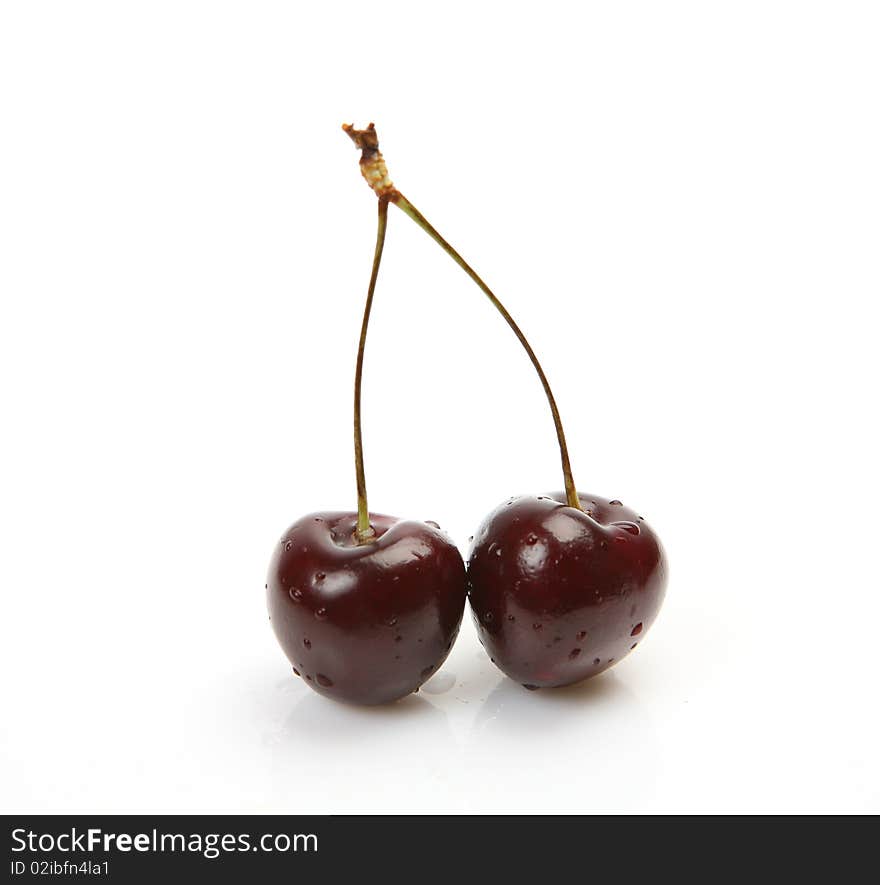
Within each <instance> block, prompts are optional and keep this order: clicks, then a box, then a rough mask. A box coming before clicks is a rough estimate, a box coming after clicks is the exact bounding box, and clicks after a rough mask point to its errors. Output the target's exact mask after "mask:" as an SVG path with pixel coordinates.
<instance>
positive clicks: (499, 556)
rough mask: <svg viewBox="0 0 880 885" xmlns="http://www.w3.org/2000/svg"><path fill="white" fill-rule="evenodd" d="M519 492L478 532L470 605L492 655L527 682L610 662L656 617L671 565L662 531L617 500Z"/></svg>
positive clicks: (571, 676) (582, 674)
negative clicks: (575, 502)
mask: <svg viewBox="0 0 880 885" xmlns="http://www.w3.org/2000/svg"><path fill="white" fill-rule="evenodd" d="M579 494H580V500H581V506H582V507H583V511H580V510H577V509H575V508H573V507H568V506H566V504H565V500H566V498H565V495H564V494H562V493H554V494H552V495H548V496H544V497H537V498H536V497H534V496H529V497H520V498H514V499H512V500H511V501H509V502H508V503H506V504H502V505H501V506H500V507H498V508H497V509H496V510H495V511H494V512H493V513H491V514H490V515H489V516H488V518H487V519H486V520H485V522H484V523H483V524H482V526H481V527H480V529H479V531H478V532H477V534H476V535H475V536H474V544H473V548H472V551H471V554H470V559H469V562H468V582H469V585H470V603H471V609H472V611H473V616H474V621H475V622H476V625H477V630H478V632H479V635H480V639H481V641H482V643H483V645H484V646H485V648H486V651H487V652H488V653H489V654H490V655H491V657H492V658H493V659H494V661H495V663H496V664H497V665H498V667H500V669H501V670H503V671H504V673H506V674H507V675H508V676H509V677H510V678H511V679H515V680H516V681H517V682H520V683H522V684H523V685H524V686H525V687H526V688H544V687H550V686H559V685H569V684H571V683H573V682H578V681H580V680H581V679H586V678H587V677H589V676H595V675H596V674H597V673H601V672H602V671H603V670H607V669H608V667H610V666H611V665H612V664H614V663H616V662H617V661H619V660H620V659H621V658H623V657H624V656H625V655H627V654H629V652H630V651H631V650H632V649H633V648H635V646H636V645H637V644H638V643H639V642H640V641H641V640H642V639H643V638H644V636H645V633H647V631H648V628H649V627H650V626H651V624H652V623H653V622H654V618H655V617H656V616H657V612H658V611H659V609H660V605H661V603H662V602H663V595H664V592H665V588H666V577H667V566H666V557H665V555H664V553H663V548H662V547H661V545H660V541H659V540H658V538H657V536H656V535H655V534H654V532H653V531H652V530H651V528H650V527H649V526H648V525H647V523H646V522H645V521H644V520H643V519H642V517H641V516H639V515H638V514H637V513H636V512H635V511H634V510H631V509H630V508H629V507H625V506H624V505H623V504H621V502H620V501H616V500H614V501H609V500H607V499H605V498H600V497H599V496H598V495H589V494H584V493H579Z"/></svg>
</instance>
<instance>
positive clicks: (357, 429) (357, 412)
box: [354, 197, 388, 544]
mask: <svg viewBox="0 0 880 885" xmlns="http://www.w3.org/2000/svg"><path fill="white" fill-rule="evenodd" d="M387 224H388V199H387V198H386V197H380V198H379V220H378V224H377V227H376V251H375V254H374V255H373V270H372V273H371V274H370V285H369V288H368V289H367V301H366V304H364V319H363V322H362V323H361V337H360V340H359V341H358V352H357V365H356V366H355V370H354V470H355V474H356V475H357V498H358V513H357V528H356V529H355V540H356V541H357V542H358V544H367V543H369V542H370V541H372V540H373V539H374V538H375V537H376V532H375V530H374V529H373V527H372V526H371V525H370V511H369V508H368V507H367V481H366V478H365V477H364V445H363V438H362V435H361V379H362V377H363V373H364V348H365V346H366V343H367V328H368V327H369V325H370V311H371V310H372V309H373V293H374V292H375V291H376V280H377V279H378V277H379V265H380V263H381V262H382V250H383V248H384V247H385V228H386V227H387Z"/></svg>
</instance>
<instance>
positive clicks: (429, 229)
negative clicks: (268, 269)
mask: <svg viewBox="0 0 880 885" xmlns="http://www.w3.org/2000/svg"><path fill="white" fill-rule="evenodd" d="M391 199H392V201H393V202H394V204H395V205H396V206H397V207H398V208H399V209H400V210H401V211H403V212H404V213H405V214H406V215H408V216H409V217H410V218H411V219H412V220H413V221H414V222H415V223H416V224H417V225H418V226H419V227H420V228H421V229H422V230H423V231H425V233H427V234H428V235H429V236H430V237H431V238H432V239H433V240H434V241H435V242H436V243H438V244H439V245H440V247H441V248H442V249H443V251H444V252H446V254H447V255H449V257H450V258H452V260H453V261H454V262H455V263H456V264H457V265H458V266H459V267H460V268H461V269H462V270H463V271H464V272H465V273H466V274H467V275H468V276H469V277H470V278H471V279H472V280H473V281H474V282H475V283H476V284H477V285H478V286H479V287H480V289H482V290H483V293H484V294H485V295H486V297H487V298H488V299H489V300H490V301H491V302H492V304H493V305H494V307H495V309H496V310H497V311H498V313H500V314H501V316H503V317H504V319H505V321H506V322H507V325H508V326H510V328H511V329H512V330H513V334H514V335H516V337H517V339H519V343H520V344H522V346H523V349H524V350H525V352H526V353H527V354H528V355H529V359H530V360H531V361H532V365H533V366H534V367H535V371H536V372H537V373H538V377H539V378H540V379H541V385H542V386H543V388H544V393H545V394H546V396H547V402H548V403H549V404H550V411H551V412H552V414H553V423H554V424H555V425H556V438H557V440H558V441H559V456H560V458H561V460H562V475H563V477H564V479H565V497H566V501H567V503H568V506H569V507H575V508H577V509H578V510H580V509H582V508H581V502H580V499H579V498H578V493H577V487H576V486H575V484H574V477H573V476H572V474H571V461H570V460H569V457H568V445H567V444H566V442H565V431H564V430H563V429H562V419H561V418H560V417H559V409H558V408H557V407H556V399H555V398H554V396H553V391H552V390H551V389H550V382H549V381H548V380H547V376H546V375H545V374H544V370H543V369H542V368H541V363H540V362H538V357H537V356H536V355H535V351H534V350H532V347H531V345H530V344H529V342H528V340H527V339H526V336H525V335H524V334H523V332H522V330H521V329H520V327H519V326H518V325H517V324H516V321H515V320H514V318H513V317H512V316H511V315H510V314H509V313H508V311H507V308H506V307H505V306H504V305H503V304H502V303H501V302H500V301H499V300H498V297H497V296H496V295H495V293H494V292H493V291H492V290H491V289H490V288H489V287H488V286H487V285H486V284H485V283H484V282H483V281H482V279H480V277H479V275H478V274H477V272H476V271H475V270H474V269H473V268H472V267H471V266H470V265H469V264H468V263H467V262H466V261H465V260H464V258H462V257H461V255H459V254H458V252H456V251H455V249H453V247H452V246H451V245H450V244H449V243H448V242H447V241H446V240H445V239H443V237H442V236H440V234H439V233H438V232H437V230H436V229H435V228H434V227H433V226H432V225H431V223H430V222H429V221H428V219H427V218H425V216H424V215H422V213H421V212H419V210H418V209H416V207H415V206H413V204H412V203H410V201H409V200H408V199H407V198H406V197H405V196H404V195H403V194H402V193H400V192H399V191H397V193H396V196H393V197H391Z"/></svg>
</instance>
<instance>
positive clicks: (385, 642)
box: [266, 150, 467, 704]
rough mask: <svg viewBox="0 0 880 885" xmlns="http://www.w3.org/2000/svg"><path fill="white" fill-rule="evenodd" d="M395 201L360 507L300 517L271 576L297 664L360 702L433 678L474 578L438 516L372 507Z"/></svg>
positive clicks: (357, 451)
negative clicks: (408, 515) (375, 410)
mask: <svg viewBox="0 0 880 885" xmlns="http://www.w3.org/2000/svg"><path fill="white" fill-rule="evenodd" d="M365 154H367V151H366V150H365ZM363 162H364V161H363V160H362V169H363V168H364V167H363ZM379 184H380V185H381V182H379ZM389 184H390V182H389ZM377 193H378V191H377ZM388 202H389V200H388V197H387V196H386V195H383V194H381V193H379V217H378V228H377V233H376V250H375V254H374V257H373V269H372V273H371V275H370V284H369V288H368V290H367V299H366V304H365V306H364V318H363V323H362V324H361V334H360V340H359V343H358V353H357V362H356V366H355V383H354V456H355V475H356V479H357V497H358V509H357V512H356V513H355V512H351V513H348V512H325V513H312V514H309V515H308V516H304V517H302V519H299V520H297V522H295V523H294V524H293V525H292V526H291V527H290V528H289V529H288V530H287V532H286V533H285V535H284V537H283V538H282V539H281V541H280V543H279V545H278V547H277V548H276V550H275V553H274V555H273V556H272V561H271V563H270V566H269V574H268V578H267V581H266V593H267V604H268V608H269V618H270V620H271V622H272V626H273V628H274V631H275V636H276V637H277V638H278V641H279V643H280V644H281V647H282V649H283V650H284V653H285V654H286V655H287V658H288V660H289V661H290V663H291V664H292V666H293V670H294V673H296V674H297V675H298V676H302V677H303V678H304V679H305V680H306V683H307V684H308V685H309V686H310V687H311V688H313V689H314V690H315V691H317V692H319V693H320V694H323V695H327V696H328V697H332V698H336V699H338V700H343V701H349V702H353V703H359V704H382V703H386V702H389V701H394V700H397V699H398V698H401V697H403V696H405V695H407V694H410V693H411V692H413V691H417V690H418V688H419V686H420V685H421V684H422V683H423V682H425V680H427V679H429V678H430V676H431V675H432V674H433V673H434V672H435V671H436V670H437V669H438V668H439V667H440V665H441V664H442V663H443V661H444V660H445V659H446V656H447V655H448V654H449V651H450V649H451V648H452V644H453V643H454V642H455V637H456V635H457V634H458V629H459V627H460V625H461V618H462V614H463V613H464V604H465V597H466V586H467V585H466V577H465V569H464V562H463V561H462V558H461V554H460V553H459V552H458V549H457V548H456V547H455V545H454V544H453V543H452V542H451V541H450V540H449V538H448V537H447V536H446V535H445V534H444V533H443V532H442V531H441V530H440V529H439V527H438V526H437V525H436V523H422V522H415V521H411V520H406V521H405V520H400V519H397V518H396V517H391V516H381V515H377V514H372V513H370V512H369V510H368V507H367V488H366V480H365V476H364V459H363V442H362V434H361V382H362V378H363V361H364V350H365V345H366V339H367V328H368V326H369V321H370V311H371V309H372V304H373V295H374V293H375V290H376V280H377V278H378V275H379V265H380V263H381V260H382V250H383V248H384V244H385V230H386V226H387V218H388Z"/></svg>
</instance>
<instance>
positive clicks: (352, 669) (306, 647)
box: [267, 513, 465, 704]
mask: <svg viewBox="0 0 880 885" xmlns="http://www.w3.org/2000/svg"><path fill="white" fill-rule="evenodd" d="M356 520H357V515H356V514H354V513H312V514H310V515H309V516H304V517H303V518H302V519H299V520H297V521H296V522H295V523H294V524H293V525H292V526H291V527H290V528H289V529H288V530H287V532H285V534H284V537H283V538H282V539H281V542H280V543H279V544H278V547H277V548H276V551H275V554H274V556H273V557H272V563H271V565H270V567H269V583H268V587H267V590H268V602H269V614H270V617H271V618H272V626H273V628H274V630H275V635H276V636H277V637H278V641H279V642H280V643H281V646H282V648H283V649H284V652H285V654H286V655H287V657H288V660H289V661H290V663H291V664H292V666H293V667H294V671H295V672H296V673H297V675H299V676H302V677H303V679H305V680H306V683H307V684H308V685H309V686H310V687H311V688H314V689H315V691H318V692H320V693H321V694H324V695H327V696H328V697H332V698H336V699H338V700H345V701H351V702H354V703H359V704H382V703H386V702H388V701H393V700H396V699H397V698H401V697H403V696H404V695H407V694H410V693H411V692H413V691H416V690H417V689H418V688H419V686H420V685H421V684H422V683H423V682H425V680H427V679H429V678H430V677H431V675H432V674H433V673H434V672H436V670H437V669H438V668H439V667H440V665H441V664H442V663H443V661H444V659H445V658H446V656H447V654H448V653H449V650H450V649H451V648H452V644H453V642H454V641H455V637H456V635H457V634H458V628H459V625H460V624H461V617H462V612H463V610H464V599H465V590H464V587H465V577H464V564H463V563H462V560H461V555H460V554H459V552H458V550H457V548H456V547H455V545H454V544H453V543H452V542H451V541H450V540H449V538H447V537H446V535H445V534H444V533H443V532H442V531H440V529H439V528H437V527H436V526H434V525H432V524H430V523H422V522H407V521H402V520H399V519H395V518H394V517H390V516H380V515H378V514H371V515H370V522H371V524H372V527H373V529H374V531H375V536H374V537H373V538H372V539H371V540H370V541H369V542H367V543H358V542H357V539H356V533H355V528H356Z"/></svg>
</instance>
